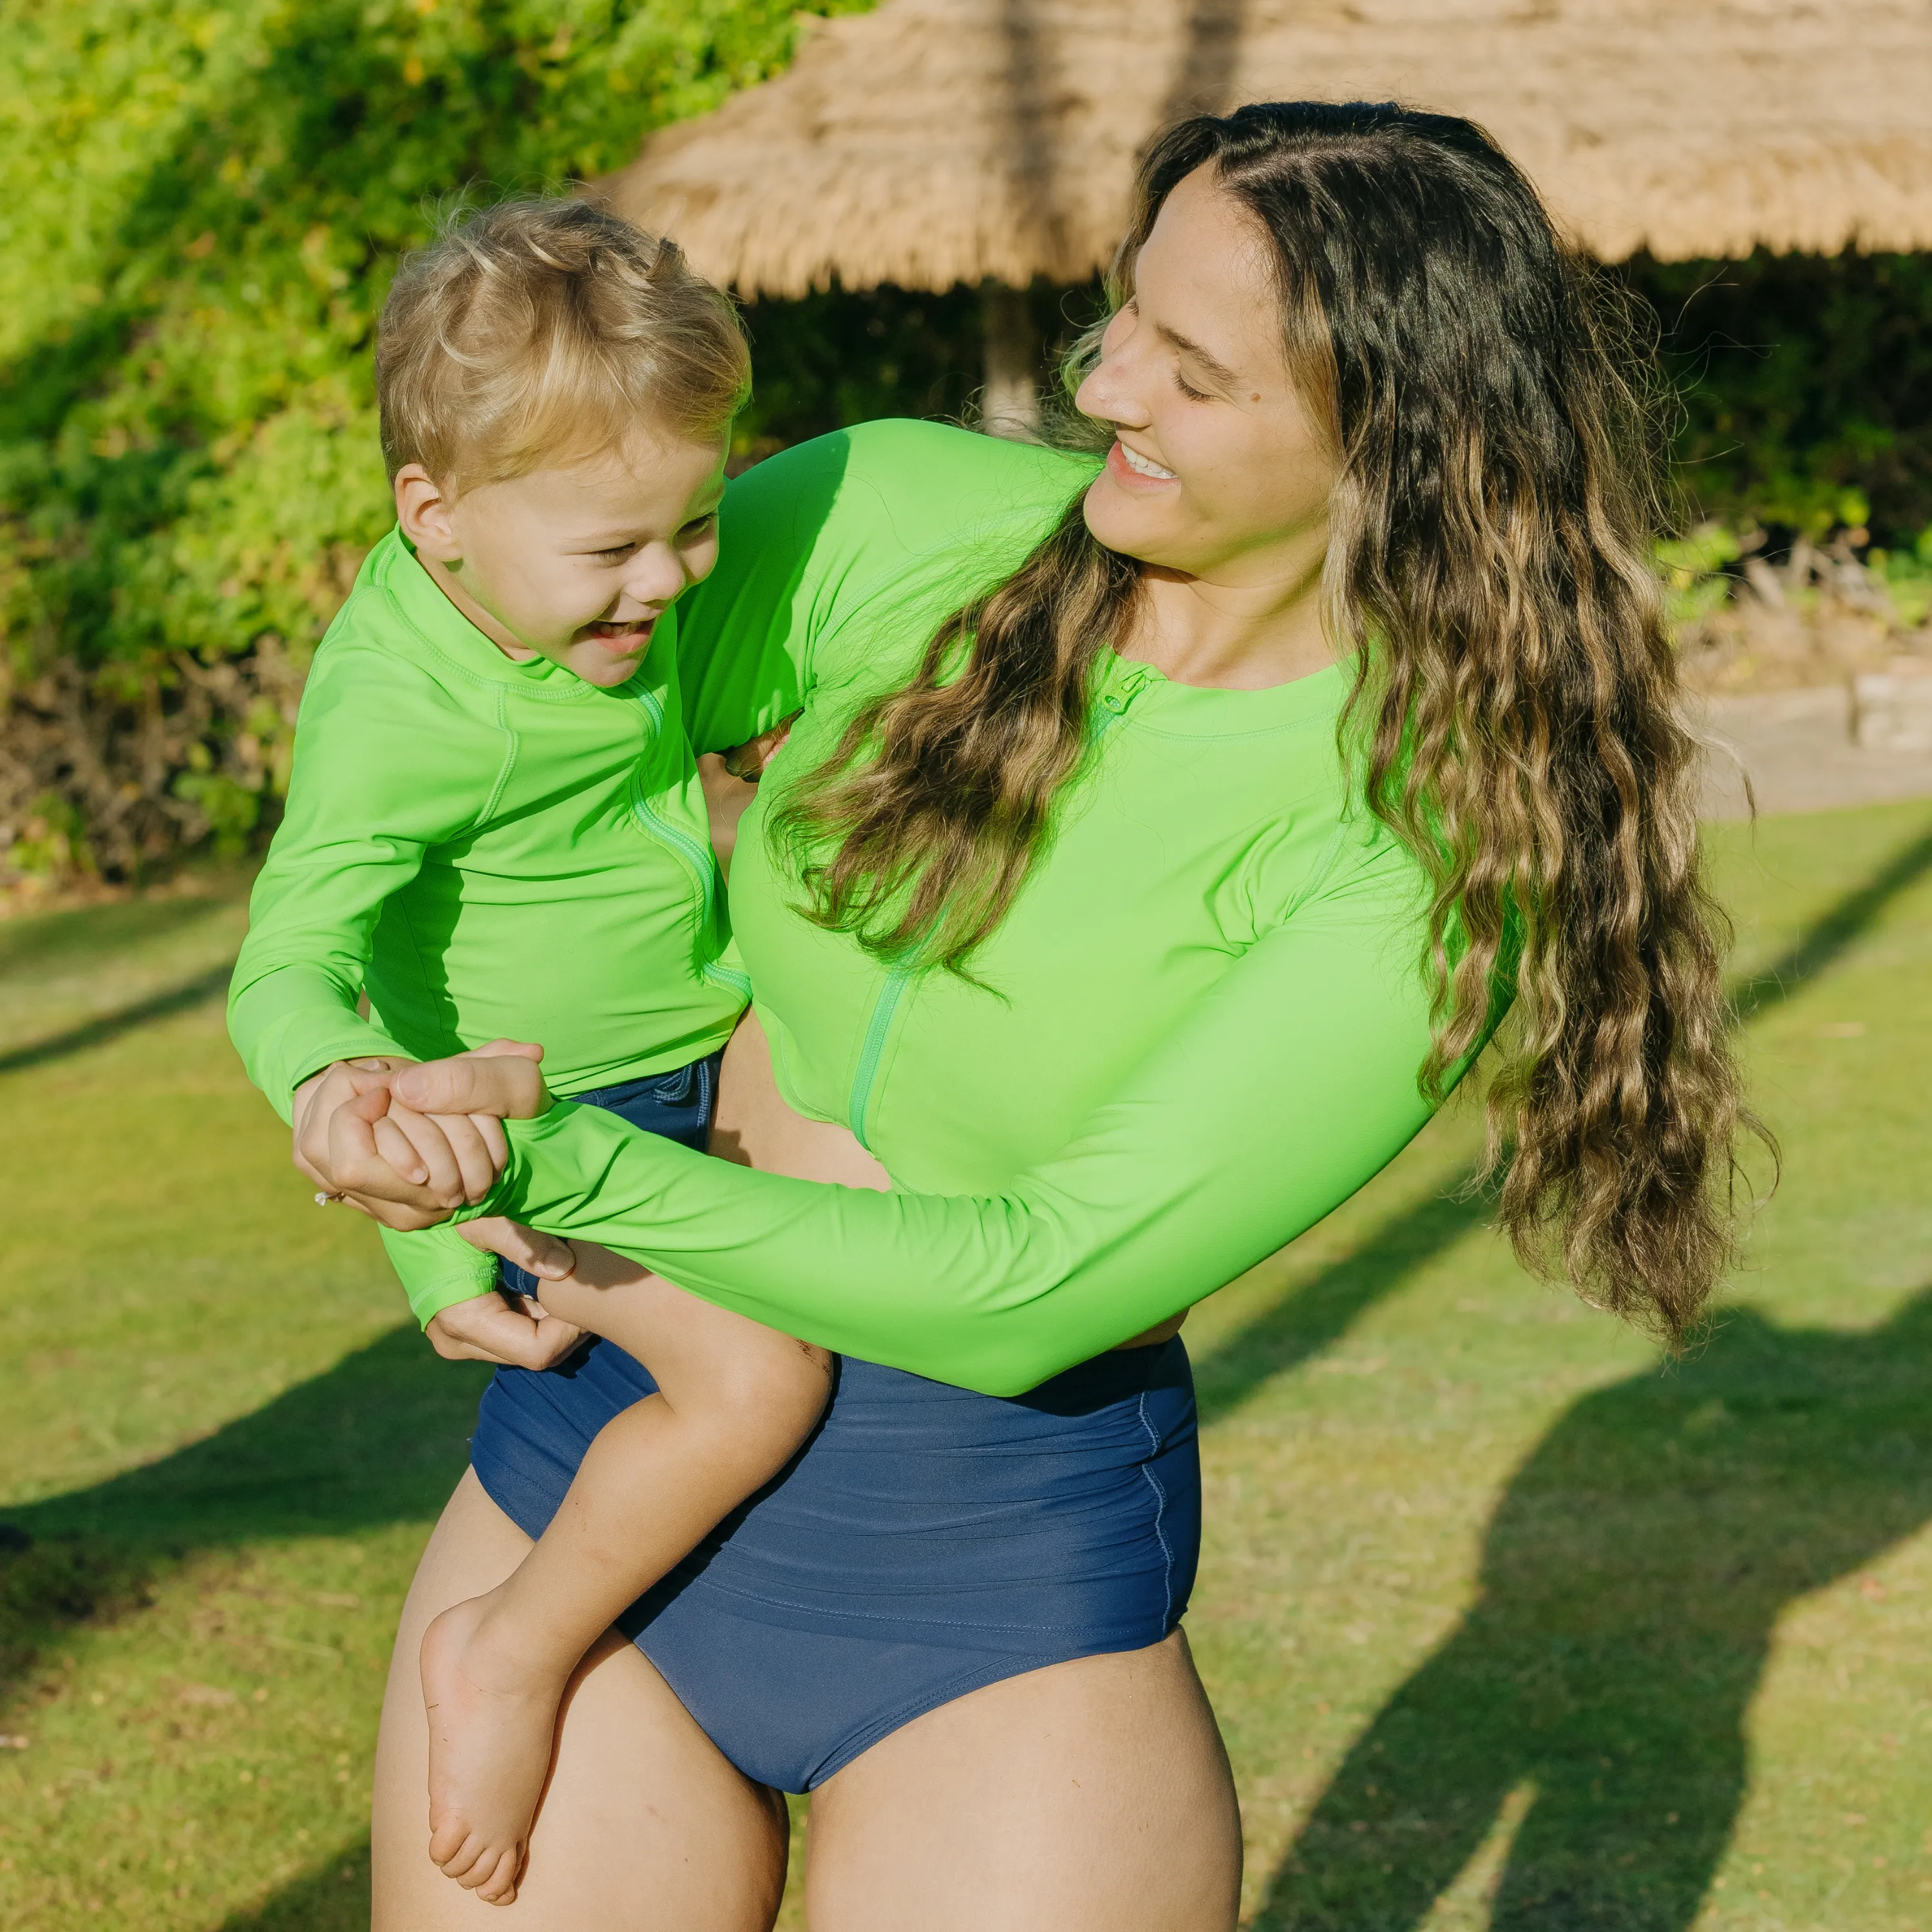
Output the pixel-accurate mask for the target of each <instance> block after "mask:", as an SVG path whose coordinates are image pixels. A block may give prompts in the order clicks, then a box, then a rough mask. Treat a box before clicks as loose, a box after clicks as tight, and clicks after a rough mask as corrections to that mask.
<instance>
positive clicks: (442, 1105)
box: [390, 1040, 550, 1135]
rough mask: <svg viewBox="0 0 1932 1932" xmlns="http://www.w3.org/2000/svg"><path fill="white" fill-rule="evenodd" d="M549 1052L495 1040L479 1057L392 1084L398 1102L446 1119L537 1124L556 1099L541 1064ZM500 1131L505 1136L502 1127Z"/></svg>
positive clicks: (414, 1072)
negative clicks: (538, 1119) (532, 1122)
mask: <svg viewBox="0 0 1932 1932" xmlns="http://www.w3.org/2000/svg"><path fill="white" fill-rule="evenodd" d="M541 1058H543V1049H542V1048H541V1047H540V1046H526V1045H524V1044H523V1043H521V1042H520V1041H517V1040H492V1041H491V1042H490V1044H489V1045H488V1046H479V1047H478V1048H477V1049H476V1050H475V1052H473V1053H455V1054H452V1055H450V1056H449V1058H448V1059H446V1060H425V1061H423V1062H422V1063H421V1064H420V1065H418V1066H414V1067H405V1068H404V1070H402V1071H401V1073H398V1075H397V1076H395V1080H394V1081H393V1082H392V1084H391V1090H390V1091H391V1093H392V1096H393V1099H394V1101H395V1102H396V1103H400V1104H401V1105H402V1106H404V1107H407V1108H413V1109H416V1110H417V1111H418V1112H421V1113H424V1114H431V1115H436V1116H437V1118H442V1117H443V1116H444V1115H460V1116H464V1117H466V1118H469V1119H471V1120H472V1121H478V1122H481V1121H484V1120H489V1121H491V1123H492V1124H494V1123H495V1122H496V1121H533V1120H535V1118H536V1117H537V1116H538V1115H539V1114H541V1113H543V1112H546V1111H547V1109H548V1108H549V1106H550V1094H549V1092H548V1090H547V1088H545V1087H544V1082H543V1075H542V1074H541V1073H540V1072H539V1071H538V1067H537V1062H538V1061H540V1060H541ZM496 1132H497V1133H498V1134H499V1135H500V1134H501V1133H502V1128H501V1127H497V1128H496Z"/></svg>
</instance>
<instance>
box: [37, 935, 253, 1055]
mask: <svg viewBox="0 0 1932 1932" xmlns="http://www.w3.org/2000/svg"><path fill="white" fill-rule="evenodd" d="M234 971H235V962H233V960H230V961H229V962H228V963H227V965H224V966H215V967H211V968H209V970H208V971H207V972H205V973H197V974H196V975H195V976H194V977H193V979H192V980H185V981H184V982H183V983H181V985H180V986H169V987H167V988H166V989H163V991H162V992H158V993H150V994H148V996H147V997H146V998H145V999H139V1000H133V1001H129V1003H128V1004H127V1005H126V1006H124V1007H116V1008H115V1010H114V1011H113V1012H112V1013H98V1014H96V1015H95V1017H94V1018H93V1019H91V1020H83V1021H82V1022H80V1025H78V1026H71V1027H69V1028H67V1029H66V1030H65V1031H64V1032H61V1033H57V1034H51V1035H49V1037H48V1038H46V1039H45V1040H34V1041H31V1042H30V1043H28V1045H26V1046H16V1047H12V1048H10V1049H7V1051H6V1052H4V1053H0V1073H22V1072H24V1071H25V1070H26V1069H27V1068H28V1067H43V1066H45V1065H46V1063H47V1062H48V1061H52V1060H65V1059H66V1058H67V1057H68V1055H70V1054H74V1053H82V1052H86V1049H88V1048H89V1047H90V1046H106V1045H107V1043H108V1041H110V1040H118V1039H119V1038H120V1037H121V1035H122V1034H124V1033H131V1032H132V1031H133V1029H134V1028H136V1027H139V1026H145V1025H147V1023H148V1022H149V1021H150V1020H160V1019H166V1018H167V1017H168V1016H169V1014H170V1013H186V1012H187V1010H189V1009H190V1007H199V1006H205V1004H207V1003H208V1001H210V1000H217V999H219V998H221V996H222V995H223V994H225V993H226V992H227V990H228V982H229V979H230V978H231V977H233V974H234Z"/></svg>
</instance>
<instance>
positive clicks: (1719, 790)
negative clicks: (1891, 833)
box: [1703, 685, 1932, 818]
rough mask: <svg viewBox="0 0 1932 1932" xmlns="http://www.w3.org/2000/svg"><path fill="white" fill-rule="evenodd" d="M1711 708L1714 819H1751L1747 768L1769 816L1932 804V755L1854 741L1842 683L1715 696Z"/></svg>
mask: <svg viewBox="0 0 1932 1932" xmlns="http://www.w3.org/2000/svg"><path fill="white" fill-rule="evenodd" d="M1704 706H1705V709H1704V714H1703V723H1704V727H1705V728H1706V730H1708V731H1709V733H1710V736H1711V737H1712V741H1713V745H1714V749H1713V754H1712V758H1711V760H1710V764H1709V769H1708V770H1707V771H1706V775H1705V784H1704V815H1705V816H1706V817H1707V818H1742V817H1745V816H1746V807H1745V787H1744V781H1743V778H1742V775H1741V773H1740V772H1739V766H1742V768H1743V770H1744V771H1745V772H1748V773H1749V774H1750V775H1751V788H1752V790H1754V792H1755V793H1756V794H1757V808H1758V810H1759V811H1760V812H1763V813H1766V814H1769V813H1773V812H1784V811H1825V810H1827V809H1829V808H1830V807H1832V806H1833V805H1879V804H1882V803H1883V802H1885V801H1886V800H1887V799H1900V798H1932V751H1880V750H1875V749H1872V748H1867V747H1865V746H1862V745H1858V744H1857V743H1855V742H1853V739H1852V728H1851V725H1852V721H1851V698H1850V695H1849V692H1848V691H1846V688H1845V687H1844V686H1843V685H1830V686H1826V687H1823V688H1818V689H1814V690H1809V691H1763V692H1753V693H1751V694H1748V695H1745V696H1741V697H1712V698H1707V699H1706V700H1704ZM1727 750H1728V753H1729V754H1730V755H1727ZM1733 760H1735V762H1734V761H1733Z"/></svg>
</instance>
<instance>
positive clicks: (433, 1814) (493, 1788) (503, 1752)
mask: <svg viewBox="0 0 1932 1932" xmlns="http://www.w3.org/2000/svg"><path fill="white" fill-rule="evenodd" d="M494 1595H495V1592H491V1593H490V1595H485V1596H481V1597H472V1598H470V1599H469V1601H468V1602H466V1603H461V1604H455V1605H453V1606H452V1607H451V1608H449V1610H445V1611H444V1612H443V1614H442V1616H440V1617H438V1618H437V1619H435V1620H434V1622H432V1623H431V1625H430V1627H429V1628H428V1630H427V1631H425V1632H424V1633H423V1641H422V1686H423V1703H424V1704H425V1706H426V1707H427V1709H428V1712H429V1834H430V1835H429V1855H430V1858H431V1862H432V1863H433V1864H435V1865H437V1867H439V1868H440V1870H441V1871H442V1872H443V1876H445V1877H446V1878H453V1879H455V1881H456V1882H457V1883H458V1885H462V1886H463V1887H465V1888H467V1889H468V1890H469V1891H474V1892H475V1894H476V1896H477V1897H478V1898H480V1899H481V1900H483V1901H484V1903H486V1904H488V1905H508V1903H510V1902H511V1900H513V1899H514V1898H515V1897H516V1895H517V1877H518V1876H519V1875H520V1873H521V1871H522V1870H523V1850H524V1847H525V1846H526V1844H527V1843H528V1842H529V1834H530V1821H531V1820H532V1818H534V1817H535V1815H536V1808H537V1800H538V1799H539V1798H540V1797H541V1796H542V1795H543V1787H544V1778H545V1777H546V1776H547V1775H548V1773H549V1771H550V1750H551V1747H552V1745H553V1742H554V1740H555V1737H556V1711H557V1706H558V1704H559V1703H560V1702H561V1700H562V1695H563V1688H564V1685H565V1682H566V1681H567V1673H566V1675H565V1676H557V1675H556V1674H554V1673H552V1672H550V1671H548V1670H544V1669H542V1668H541V1667H538V1665H537V1664H535V1661H533V1660H532V1659H531V1658H529V1657H528V1656H527V1655H519V1654H518V1652H517V1647H516V1646H514V1644H511V1645H506V1644H505V1643H504V1641H503V1639H502V1634H501V1633H500V1631H493V1630H492V1629H491V1628H490V1619H489V1613H490V1610H491V1608H492V1601H491V1600H492V1598H493V1596H494Z"/></svg>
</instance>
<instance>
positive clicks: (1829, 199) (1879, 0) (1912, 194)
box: [607, 0, 1932, 296]
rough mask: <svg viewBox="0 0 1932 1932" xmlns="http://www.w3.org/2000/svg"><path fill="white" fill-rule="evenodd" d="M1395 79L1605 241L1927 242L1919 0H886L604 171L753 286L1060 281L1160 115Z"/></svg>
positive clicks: (1104, 233)
mask: <svg viewBox="0 0 1932 1932" xmlns="http://www.w3.org/2000/svg"><path fill="white" fill-rule="evenodd" d="M1295 98H1301V99H1309V98H1314V99H1338V100H1347V99H1358V100H1359V99H1364V98H1367V99H1378V100H1380V99H1388V98H1400V99H1403V100H1406V101H1412V102H1415V103H1417V104H1421V105H1424V106H1428V107H1441V108H1445V109H1449V110H1454V111H1455V112H1457V113H1463V114H1468V115H1472V116H1473V117H1474V118H1476V119H1477V120H1478V121H1481V122H1482V123H1483V124H1484V125H1485V126H1486V127H1488V128H1489V129H1490V130H1491V132H1492V133H1494V134H1495V135H1496V137H1497V138H1498V139H1499V140H1501V141H1502V142H1503V144H1504V145H1505V146H1506V147H1507V148H1508V149H1509V150H1510V151H1511V153H1512V154H1514V155H1515V156H1516V157H1517V159H1518V160H1520V161H1521V162H1522V163H1523V165H1524V166H1526V168H1527V169H1529V172H1530V173H1531V174H1532V175H1533V176H1534V177H1535V179H1536V181H1538V184H1539V185H1540V186H1541V188H1542V190H1543V191H1544V194H1545V195H1546V196H1547V198H1548V199H1549V201H1550V205H1551V206H1552V208H1553V209H1554V211H1556V214H1557V216H1558V217H1559V220H1561V221H1562V222H1563V223H1565V225H1566V226H1568V229H1570V230H1571V233H1573V234H1574V235H1575V236H1577V238H1578V239H1580V241H1582V242H1583V243H1584V244H1585V245H1586V246H1587V247H1588V248H1590V249H1591V250H1592V251H1593V252H1594V253H1595V254H1598V256H1600V257H1602V258H1604V259H1605V260H1621V259H1622V257H1625V256H1627V255H1629V254H1632V253H1633V252H1634V251H1637V250H1638V249H1641V248H1649V250H1651V251H1652V252H1653V253H1654V254H1657V255H1659V256H1661V257H1666V258H1670V259H1682V258H1685V257H1693V256H1704V255H1710V256H1736V255H1739V254H1745V253H1747V252H1748V251H1749V250H1750V249H1751V248H1752V247H1753V246H1754V245H1760V244H1761V245H1765V246H1767V247H1769V248H1775V249H1780V250H1808V251H1825V252H1832V251H1837V250H1838V249H1841V248H1845V247H1846V246H1856V247H1858V248H1865V249H1909V248H1925V247H1927V246H1932V5H1929V4H1928V0H889V4H888V5H885V6H883V7H881V8H880V10H878V11H877V12H876V13H871V14H868V15H865V16H862V17H856V18H845V19H840V20H830V21H826V22H823V23H817V24H816V25H814V26H812V27H811V30H810V32H809V34H808V38H807V40H806V41H805V45H804V46H803V47H802V49H801V50H800V52H799V55H798V58H797V60H796V62H795V63H794V65H793V67H792V68H791V69H790V71H788V72H787V73H786V74H783V75H782V76H781V77H779V78H778V79H777V80H772V81H768V82H766V83H765V84H764V85H763V86H759V87H754V88H752V89H748V91H747V92H745V93H742V94H740V95H737V96H736V97H735V98H733V99H731V100H730V101H727V102H726V103H725V104H724V106H723V107H721V108H719V109H718V110H717V111H716V112H715V113H713V114H711V115H707V116H706V118H703V119H702V120H700V121H693V122H690V123H688V124H685V125H682V126H680V127H671V128H669V129H667V130H664V132H663V133H660V134H658V135H657V136H655V138H654V139H652V140H651V141H650V142H649V144H648V145H646V148H645V149H644V151H643V155H642V157H640V160H638V161H637V163H635V164H634V166H631V167H630V168H629V169H626V170H625V172H623V173H622V174H620V175H616V176H615V177H613V178H612V180H611V181H610V183H608V184H607V186H608V187H609V189H610V192H611V194H612V196H613V200H614V201H615V202H616V205H618V206H619V207H620V208H622V209H623V210H624V211H625V212H626V213H628V214H631V215H632V216H633V217H634V218H636V219H637V220H640V221H643V222H644V223H646V224H647V225H649V226H655V227H658V228H667V229H670V231H671V232H672V233H674V234H676V236H678V238H679V240H680V241H682V242H683V244H684V245H685V247H686V248H688V250H689V251H690V253H691V256H692V257H693V258H694V260H695V261H696V262H697V263H698V264H699V265H700V266H701V267H703V269H706V270H707V271H708V272H710V273H711V274H712V275H715V276H717V277H719V278H722V279H724V280H726V281H730V283H732V284H733V285H734V286H736V288H737V289H738V290H739V291H740V292H741V293H742V294H745V295H746V296H757V295H778V296H791V295H800V294H802V293H805V291H806V290H808V289H812V288H822V287H826V286H827V285H828V284H830V283H831V282H832V281H835V280H836V281H839V282H841V283H842V284H844V286H845V287H848V288H864V287H871V286H873V285H874V284H877V283H880V282H894V283H897V284H901V286H903V287H908V288H922V289H944V288H947V287H951V286H953V284H956V283H961V282H966V283H977V282H980V281H984V280H986V279H988V278H995V279H997V280H998V281H1000V282H1003V283H1006V284H1016V285H1022V286H1023V285H1024V284H1026V283H1027V282H1028V281H1031V279H1032V278H1034V277H1035V276H1036V275H1043V276H1046V277H1048V278H1051V279H1052V280H1054V281H1062V282H1072V281H1082V280H1084V279H1085V278H1086V277H1088V275H1091V274H1092V273H1093V272H1094V271H1095V270H1096V269H1099V268H1100V267H1101V266H1103V264H1104V263H1106V260H1107V259H1108V257H1109V254H1110V253H1111V252H1112V248H1113V245H1114V243H1115V239H1116V237H1117V236H1118V234H1119V233H1120V230H1121V226H1122V224H1123V221H1124V215H1125V211H1126V208H1127V192H1128V186H1129V183H1130V179H1131V178H1132V172H1133V163H1134V159H1135V156H1136V152H1137V151H1138V150H1139V148H1140V147H1141V146H1142V143H1143V142H1145V140H1146V139H1147V137H1148V135H1149V134H1150V133H1151V132H1152V131H1153V130H1154V129H1155V128H1156V127H1158V126H1160V124H1162V123H1163V121H1166V120H1168V119H1169V118H1172V117H1173V116H1175V115H1178V114H1181V113H1187V112H1190V111H1193V110H1196V109H1199V108H1201V107H1225V106H1226V105H1228V104H1232V103H1233V102H1235V101H1243V100H1269V99H1273V100H1281V99H1295Z"/></svg>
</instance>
